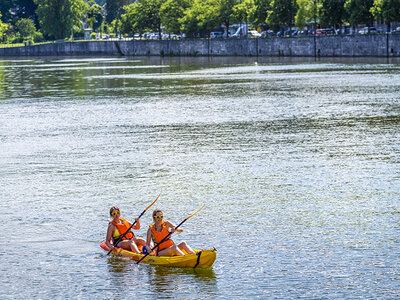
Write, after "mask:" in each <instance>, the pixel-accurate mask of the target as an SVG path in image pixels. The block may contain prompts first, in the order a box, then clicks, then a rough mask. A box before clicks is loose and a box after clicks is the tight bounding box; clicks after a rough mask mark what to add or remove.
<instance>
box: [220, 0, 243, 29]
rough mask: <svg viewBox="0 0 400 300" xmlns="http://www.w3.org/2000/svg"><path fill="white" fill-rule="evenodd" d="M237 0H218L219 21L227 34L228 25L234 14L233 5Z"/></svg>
mask: <svg viewBox="0 0 400 300" xmlns="http://www.w3.org/2000/svg"><path fill="white" fill-rule="evenodd" d="M237 3H238V0H220V2H219V9H218V10H219V17H220V19H221V20H220V23H221V24H224V26H225V30H226V33H227V34H228V35H229V26H230V24H231V21H232V20H233V16H234V7H235V5H236V4H237Z"/></svg>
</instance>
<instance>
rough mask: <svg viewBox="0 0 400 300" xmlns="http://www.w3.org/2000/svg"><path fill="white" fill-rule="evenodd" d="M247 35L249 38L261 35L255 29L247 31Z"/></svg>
mask: <svg viewBox="0 0 400 300" xmlns="http://www.w3.org/2000/svg"><path fill="white" fill-rule="evenodd" d="M247 36H248V37H250V38H259V37H261V33H259V32H258V31H257V30H249V31H248V32H247Z"/></svg>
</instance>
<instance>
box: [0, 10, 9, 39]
mask: <svg viewBox="0 0 400 300" xmlns="http://www.w3.org/2000/svg"><path fill="white" fill-rule="evenodd" d="M8 26H9V25H8V24H6V23H3V22H2V21H1V13H0V42H3V41H4V39H5V33H6V31H7V29H8Z"/></svg>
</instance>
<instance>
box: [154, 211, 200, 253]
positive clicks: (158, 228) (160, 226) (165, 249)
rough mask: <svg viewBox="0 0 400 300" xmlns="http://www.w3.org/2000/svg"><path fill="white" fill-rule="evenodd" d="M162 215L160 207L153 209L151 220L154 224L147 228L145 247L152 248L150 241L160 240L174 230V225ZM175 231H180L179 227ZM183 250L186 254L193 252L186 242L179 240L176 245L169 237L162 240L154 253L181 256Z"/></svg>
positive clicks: (157, 241)
mask: <svg viewBox="0 0 400 300" xmlns="http://www.w3.org/2000/svg"><path fill="white" fill-rule="evenodd" d="M163 218H164V215H163V213H162V211H161V210H160V209H156V210H155V211H153V221H154V224H152V225H150V228H149V229H148V230H147V242H146V247H147V249H152V248H153V246H152V242H154V243H156V244H157V243H159V242H161V240H162V239H163V238H164V237H165V236H167V235H168V234H169V233H170V232H174V231H175V225H174V224H172V223H171V222H169V221H164V220H163ZM176 231H177V232H182V231H183V230H182V229H181V228H178V229H176ZM182 250H185V251H186V253H188V254H195V252H194V251H193V249H192V248H190V246H189V245H188V244H186V242H181V243H179V244H178V245H176V244H175V243H174V242H173V241H172V240H171V239H170V238H168V239H167V240H165V241H164V242H162V243H161V244H160V245H159V246H158V247H157V249H156V252H155V253H152V254H155V255H157V256H183V255H185V253H184V252H183V251H182Z"/></svg>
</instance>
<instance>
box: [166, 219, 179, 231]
mask: <svg viewBox="0 0 400 300" xmlns="http://www.w3.org/2000/svg"><path fill="white" fill-rule="evenodd" d="M165 223H166V225H167V227H168V228H170V229H171V232H175V225H174V224H172V223H171V222H170V221H165ZM182 231H183V229H182V228H178V229H176V232H182Z"/></svg>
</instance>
